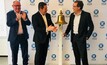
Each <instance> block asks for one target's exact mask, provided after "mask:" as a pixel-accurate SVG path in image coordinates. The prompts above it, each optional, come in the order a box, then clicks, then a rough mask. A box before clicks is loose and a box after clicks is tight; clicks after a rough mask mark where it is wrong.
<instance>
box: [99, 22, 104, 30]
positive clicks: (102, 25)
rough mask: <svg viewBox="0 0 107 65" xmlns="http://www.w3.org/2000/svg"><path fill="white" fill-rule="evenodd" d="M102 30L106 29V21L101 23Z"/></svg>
mask: <svg viewBox="0 0 107 65" xmlns="http://www.w3.org/2000/svg"><path fill="white" fill-rule="evenodd" d="M100 28H101V29H104V28H105V21H101V22H100Z"/></svg>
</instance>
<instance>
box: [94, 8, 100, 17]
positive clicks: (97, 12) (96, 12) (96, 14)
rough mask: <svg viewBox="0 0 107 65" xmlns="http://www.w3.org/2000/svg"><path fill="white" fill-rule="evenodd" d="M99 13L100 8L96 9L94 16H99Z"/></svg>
mask: <svg viewBox="0 0 107 65" xmlns="http://www.w3.org/2000/svg"><path fill="white" fill-rule="evenodd" d="M98 14H99V10H98V9H95V10H94V17H98Z"/></svg>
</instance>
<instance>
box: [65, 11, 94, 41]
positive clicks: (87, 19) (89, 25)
mask: <svg viewBox="0 0 107 65" xmlns="http://www.w3.org/2000/svg"><path fill="white" fill-rule="evenodd" d="M74 18H75V15H74V13H72V14H71V15H70V20H69V24H68V27H67V29H66V32H65V34H68V33H69V32H70V31H71V42H72V40H73V35H74V34H73V26H74ZM93 29H94V25H93V21H92V19H91V15H90V13H88V12H85V11H82V13H81V18H80V22H79V27H78V36H79V38H84V39H86V37H88V38H89V37H90V36H91V34H92V32H93Z"/></svg>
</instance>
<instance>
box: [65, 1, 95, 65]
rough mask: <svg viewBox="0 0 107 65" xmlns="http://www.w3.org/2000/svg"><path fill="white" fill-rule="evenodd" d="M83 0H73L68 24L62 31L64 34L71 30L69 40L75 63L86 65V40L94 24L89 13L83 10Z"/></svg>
mask: <svg viewBox="0 0 107 65" xmlns="http://www.w3.org/2000/svg"><path fill="white" fill-rule="evenodd" d="M83 6H84V4H83V2H82V1H75V2H74V3H73V11H74V12H73V13H72V14H71V15H70V20H69V24H68V26H67V29H66V31H65V33H64V36H66V35H67V34H68V33H69V32H70V31H71V42H72V47H73V52H74V57H75V63H76V65H81V60H82V64H83V65H88V59H87V48H86V40H88V39H89V37H90V36H91V34H92V32H93V29H94V25H93V21H92V19H91V15H90V13H88V12H85V11H83V10H82V9H83Z"/></svg>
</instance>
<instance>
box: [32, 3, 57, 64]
mask: <svg viewBox="0 0 107 65" xmlns="http://www.w3.org/2000/svg"><path fill="white" fill-rule="evenodd" d="M38 9H39V11H38V12H37V13H35V14H34V15H33V16H32V24H33V28H34V38H33V41H34V42H35V45H36V54H35V62H34V63H35V65H45V60H46V56H47V49H48V45H49V38H50V34H51V31H54V32H55V31H56V30H57V29H56V27H55V26H54V24H53V23H52V20H51V16H50V14H49V13H47V4H46V3H44V2H40V3H39V4H38Z"/></svg>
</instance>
